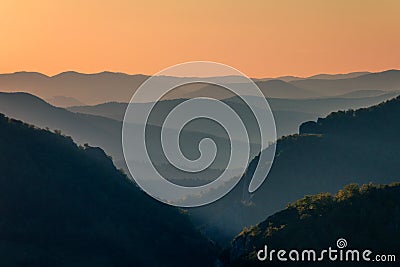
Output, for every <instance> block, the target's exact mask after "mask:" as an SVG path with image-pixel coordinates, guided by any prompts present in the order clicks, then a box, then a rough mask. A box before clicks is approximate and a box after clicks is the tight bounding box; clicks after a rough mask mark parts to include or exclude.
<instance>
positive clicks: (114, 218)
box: [0, 115, 214, 267]
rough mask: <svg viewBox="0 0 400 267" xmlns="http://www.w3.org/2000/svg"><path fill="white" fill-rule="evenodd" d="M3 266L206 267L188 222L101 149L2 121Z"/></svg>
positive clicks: (206, 249) (209, 251)
mask: <svg viewBox="0 0 400 267" xmlns="http://www.w3.org/2000/svg"><path fill="white" fill-rule="evenodd" d="M0 167H1V171H0V266H41V267H42V266H85V267H88V266H96V267H98V266H206V265H208V264H211V263H212V261H213V250H214V248H213V247H212V246H211V245H210V243H209V242H208V241H207V240H206V239H204V238H203V237H202V236H201V235H200V234H198V233H197V232H196V230H195V229H194V227H193V226H192V224H191V223H190V221H189V220H188V218H187V216H186V215H184V214H181V212H179V211H178V210H177V209H175V208H172V207H169V206H166V205H163V204H161V203H159V202H157V201H155V200H153V199H152V198H150V197H149V196H147V195H145V194H144V193H143V192H141V191H140V190H139V189H138V188H137V187H136V186H135V185H134V184H133V183H132V182H131V181H130V180H128V179H127V178H126V176H125V175H123V174H122V173H120V172H119V171H117V170H116V169H115V167H114V165H113V164H112V162H111V160H110V159H109V158H108V157H107V156H106V155H105V154H104V152H103V151H102V150H101V149H99V148H90V147H86V148H83V147H77V146H76V145H75V144H74V143H73V141H72V140H71V139H70V138H67V137H64V136H61V135H57V134H53V133H51V132H48V131H45V130H40V129H36V128H34V127H33V126H29V125H26V124H23V123H22V122H19V121H15V120H11V119H8V118H7V117H5V116H3V115H1V116H0Z"/></svg>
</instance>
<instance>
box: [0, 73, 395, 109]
mask: <svg viewBox="0 0 400 267" xmlns="http://www.w3.org/2000/svg"><path fill="white" fill-rule="evenodd" d="M148 78H149V76H146V75H129V74H124V73H112V72H102V73H96V74H82V73H77V72H72V71H71V72H64V73H60V74H58V75H55V76H52V77H49V76H46V75H43V74H40V73H35V72H17V73H11V74H0V91H4V92H16V91H18V92H21V91H23V92H29V93H33V94H35V95H37V96H39V97H41V98H43V99H48V100H50V101H51V103H52V104H54V105H60V106H64V107H65V106H71V104H72V105H76V103H77V102H81V103H84V104H86V105H95V104H100V103H104V102H110V101H116V102H129V100H130V98H131V96H132V95H133V93H134V92H135V90H136V89H137V88H138V87H139V86H140V85H141V84H142V83H143V82H144V81H145V80H146V79H148ZM157 79H158V82H160V84H162V85H168V84H171V82H172V81H175V80H176V79H183V80H184V79H185V78H178V77H166V76H159V77H157ZM212 80H213V78H212V77H211V78H210V81H212ZM236 80H237V79H235V77H227V78H226V82H227V83H235V82H237V81H236ZM255 82H256V83H257V85H258V86H259V87H260V89H261V90H262V92H263V93H264V95H265V96H266V97H273V98H291V99H304V98H315V97H321V96H338V95H341V94H346V93H351V92H354V91H360V90H383V91H398V90H400V71H398V70H390V71H384V72H379V73H363V72H362V73H350V74H345V75H342V74H338V75H325V74H324V75H316V76H312V77H310V78H293V79H288V78H287V77H286V78H284V77H283V78H281V79H255ZM210 91H214V90H213V89H212V86H211V88H210V86H191V87H190V86H189V87H188V88H185V89H184V90H183V91H182V92H181V93H180V94H179V95H176V94H172V95H171V96H170V98H169V99H176V98H187V97H192V96H198V95H203V94H206V93H207V92H210ZM219 98H224V96H220V97H219ZM74 103H75V104H74Z"/></svg>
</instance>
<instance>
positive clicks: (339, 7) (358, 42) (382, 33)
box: [0, 0, 400, 77]
mask: <svg viewBox="0 0 400 267" xmlns="http://www.w3.org/2000/svg"><path fill="white" fill-rule="evenodd" d="M80 2H84V3H80ZM97 2H101V3H102V4H99V3H97ZM399 12H400V1H397V0H381V1H369V0H364V1H361V0H360V1H352V0H348V1H346V0H335V1H319V0H315V1H311V0H308V1H307V0H306V1H296V0H293V1H281V0H280V1H267V0H253V1H251V0H249V1H238V0H214V1H208V0H201V1H192V0H186V1H183V0H182V1H177V0H175V1H149V0H147V1H133V0H125V1H118V0H114V1H91V0H90V1H75V0H69V1H52V0H48V1H47V0H43V1H31V0H25V1H18V0H17V1H15V0H2V1H1V2H0V27H1V30H0V73H4V72H14V71H21V70H26V71H38V72H43V73H45V74H48V75H54V74H57V73H59V72H63V71H67V70H75V71H79V72H85V73H93V72H100V71H104V70H109V71H118V72H126V73H145V74H153V73H155V72H157V71H159V70H161V69H163V68H165V67H168V66H170V65H173V64H177V63H182V62H185V61H192V60H207V61H217V62H221V63H225V64H228V65H231V66H233V67H235V68H237V69H239V70H240V71H242V72H244V73H245V74H247V75H249V76H252V77H272V76H281V75H297V76H308V75H312V74H316V73H345V72H351V71H364V70H369V71H380V70H384V69H393V68H398V69H400V16H399Z"/></svg>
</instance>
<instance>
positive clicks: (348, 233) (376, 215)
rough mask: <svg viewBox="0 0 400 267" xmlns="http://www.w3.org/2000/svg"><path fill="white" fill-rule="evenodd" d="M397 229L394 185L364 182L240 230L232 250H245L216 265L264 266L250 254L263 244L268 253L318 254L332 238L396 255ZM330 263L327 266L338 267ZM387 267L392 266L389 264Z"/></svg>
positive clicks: (399, 197) (398, 188)
mask: <svg viewBox="0 0 400 267" xmlns="http://www.w3.org/2000/svg"><path fill="white" fill-rule="evenodd" d="M399 224H400V183H392V184H390V185H373V184H371V183H370V184H364V185H362V186H361V187H359V186H358V185H357V184H349V185H346V186H345V187H344V188H343V189H341V190H339V191H338V192H337V194H335V195H334V196H332V195H330V194H329V193H321V194H316V195H310V196H305V197H304V198H302V199H299V200H297V201H295V202H293V203H291V204H289V205H288V206H287V208H286V209H285V210H283V211H281V212H278V213H276V214H274V215H272V216H270V217H269V218H268V219H267V220H265V221H263V222H262V223H260V224H258V225H257V226H255V227H252V228H250V229H248V230H246V231H243V232H242V233H241V234H240V235H239V236H238V237H237V238H236V239H235V240H234V241H233V245H232V248H233V247H235V248H236V249H237V246H238V244H241V243H243V240H245V244H246V248H245V249H244V250H242V253H241V255H236V256H237V258H236V259H235V260H234V261H230V260H229V257H228V256H227V255H229V254H230V253H226V252H225V253H223V254H222V255H223V256H222V260H225V262H226V264H227V265H228V266H258V265H260V266H264V265H262V264H261V263H260V262H258V261H257V258H256V255H255V254H254V251H258V250H259V249H261V248H263V246H264V245H265V244H267V245H268V246H269V247H270V248H279V249H287V250H290V249H292V248H298V249H299V248H303V249H306V248H313V249H315V250H317V251H318V250H320V249H325V248H327V247H329V246H332V247H334V246H335V242H336V240H337V239H338V238H345V239H347V241H348V242H349V244H350V245H351V247H353V248H361V249H366V248H368V249H370V250H373V251H375V252H376V253H379V252H385V253H394V254H397V255H398V253H399V252H400V248H399V246H398V240H399V238H400V228H399ZM232 248H231V250H232ZM236 251H241V250H236ZM231 258H232V257H231ZM331 264H333V263H331ZM334 264H335V265H332V266H337V265H338V263H334ZM352 264H353V265H352V266H358V265H356V264H355V263H352ZM327 265H328V266H330V265H329V264H328V263H326V262H324V263H321V265H317V266H327ZM278 266H286V265H281V264H279V265H278ZM296 266H303V265H301V264H299V265H296ZM304 266H308V265H307V264H304ZM361 266H363V265H361ZM387 266H392V265H390V263H389V264H388V265H387Z"/></svg>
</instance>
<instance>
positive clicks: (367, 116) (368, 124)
mask: <svg viewBox="0 0 400 267" xmlns="http://www.w3.org/2000/svg"><path fill="white" fill-rule="evenodd" d="M399 116H400V97H398V98H395V99H392V100H390V101H387V102H385V103H382V104H380V105H377V106H373V107H370V108H365V109H360V110H357V111H347V112H344V111H341V112H336V113H332V114H331V115H329V116H328V117H327V118H325V119H319V120H318V122H308V123H305V124H303V125H302V126H301V127H300V133H301V134H300V135H293V136H287V137H284V138H282V139H280V140H279V141H278V143H277V148H276V156H275V160H274V164H273V166H272V168H271V171H270V173H269V175H268V177H267V179H266V181H265V182H264V183H263V185H262V186H261V187H260V188H259V189H258V190H257V191H256V192H255V193H254V194H249V193H247V186H248V183H249V181H250V179H251V177H252V174H253V172H254V169H255V166H257V164H258V158H255V159H254V160H253V162H252V163H250V165H249V167H248V171H247V173H246V174H245V176H244V177H243V178H242V180H241V182H240V184H239V186H237V187H236V188H235V189H234V190H233V191H232V192H231V193H229V194H228V195H227V196H226V197H225V198H224V199H221V200H220V201H218V202H217V203H214V204H212V205H210V206H208V207H204V208H200V209H197V210H193V211H192V212H193V214H194V215H195V216H196V218H199V222H200V224H201V226H202V229H204V232H209V233H212V234H214V233H219V234H220V237H221V241H222V242H223V240H225V242H227V241H228V240H229V235H232V234H233V233H234V231H235V230H236V231H237V232H239V231H240V230H241V229H238V228H239V225H242V227H241V228H243V227H245V226H250V225H254V224H256V223H257V222H259V221H261V220H263V219H264V218H265V217H266V216H268V215H271V214H273V213H274V212H276V211H278V210H280V209H283V208H284V207H285V206H286V204H287V203H289V202H292V201H295V200H296V199H299V198H302V197H303V196H304V195H308V194H317V193H319V192H331V193H333V192H336V191H337V190H339V189H340V188H341V187H343V186H344V185H346V184H349V183H358V184H364V183H369V182H374V183H383V184H389V183H391V182H393V181H395V180H396V179H397V177H398V174H399V173H400V164H399V159H400V143H399V142H398V138H399V137H398V133H399V132H400V117H399ZM259 164H261V168H262V167H263V166H264V165H263V163H262V162H261V163H259ZM212 234H211V235H212Z"/></svg>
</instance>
